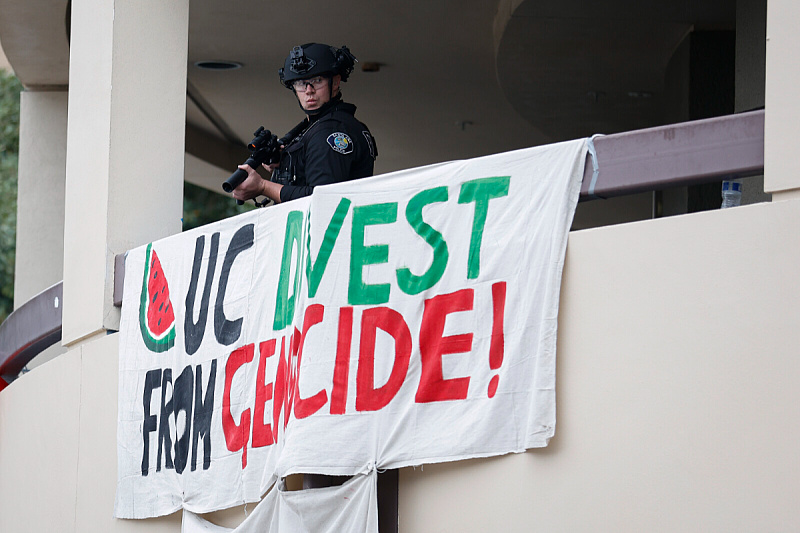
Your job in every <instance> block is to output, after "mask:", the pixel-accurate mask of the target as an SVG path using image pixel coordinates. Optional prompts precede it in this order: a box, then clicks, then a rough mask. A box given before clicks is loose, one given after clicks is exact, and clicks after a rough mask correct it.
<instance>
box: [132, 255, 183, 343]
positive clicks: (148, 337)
mask: <svg viewBox="0 0 800 533" xmlns="http://www.w3.org/2000/svg"><path fill="white" fill-rule="evenodd" d="M139 329H141V330H142V339H144V344H145V346H147V348H148V349H149V350H150V351H153V352H166V351H167V350H169V349H170V348H172V347H173V346H174V345H175V313H174V312H173V308H172V302H171V301H170V299H169V285H168V284H167V278H166V276H164V269H163V268H161V261H159V260H158V255H156V251H155V250H153V243H150V244H148V245H147V252H146V254H145V264H144V277H143V278H142V296H141V299H140V301H139Z"/></svg>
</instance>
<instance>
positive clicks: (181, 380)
mask: <svg viewBox="0 0 800 533" xmlns="http://www.w3.org/2000/svg"><path fill="white" fill-rule="evenodd" d="M193 393H194V375H193V374H192V367H191V366H187V367H186V368H184V369H183V372H181V375H180V376H178V378H177V379H176V380H175V388H174V390H173V392H172V401H173V404H174V406H175V472H177V473H178V474H182V473H183V470H184V469H185V468H186V463H187V462H188V460H189V437H191V434H192V430H191V428H190V427H189V426H190V425H191V423H192V398H193V397H194V394H193ZM181 412H183V414H184V424H183V434H179V433H178V431H179V428H178V419H179V418H180V413H181Z"/></svg>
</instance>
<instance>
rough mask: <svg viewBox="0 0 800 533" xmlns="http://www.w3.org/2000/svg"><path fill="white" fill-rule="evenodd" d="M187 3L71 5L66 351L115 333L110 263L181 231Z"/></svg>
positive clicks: (142, 0)
mask: <svg viewBox="0 0 800 533" xmlns="http://www.w3.org/2000/svg"><path fill="white" fill-rule="evenodd" d="M188 19H189V1H188V0H171V1H169V2H164V1H162V0H137V1H136V2H129V1H121V0H113V1H109V0H75V1H74V2H73V3H72V35H71V46H70V76H69V83H70V98H69V125H68V138H67V139H68V142H67V184H66V192H65V201H66V209H65V225H64V319H63V340H62V342H63V344H64V345H67V346H69V345H73V344H75V343H77V342H79V341H81V340H82V339H86V338H88V337H90V336H93V335H96V334H101V333H104V332H105V331H107V330H116V329H118V328H119V310H118V309H117V308H115V307H114V306H113V302H112V290H113V262H114V256H115V255H116V254H119V253H123V252H125V251H126V250H129V249H131V248H134V247H136V246H139V245H142V244H146V243H147V242H150V241H153V240H156V239H160V238H163V237H166V236H168V235H171V234H174V233H177V232H179V231H181V213H182V197H183V161H184V127H185V113H186V61H187V46H188Z"/></svg>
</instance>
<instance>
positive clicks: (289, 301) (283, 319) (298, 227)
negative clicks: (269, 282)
mask: <svg viewBox="0 0 800 533" xmlns="http://www.w3.org/2000/svg"><path fill="white" fill-rule="evenodd" d="M303 218H304V217H303V212H302V211H292V212H290V213H289V216H288V217H287V219H286V235H285V236H284V238H283V257H282V258H281V275H280V279H279V280H278V294H277V295H276V297H275V319H274V320H273V322H272V328H273V329H274V330H275V331H280V330H282V329H283V328H285V327H286V326H288V325H289V324H291V322H292V318H293V317H294V303H295V296H296V295H297V294H299V293H300V280H301V279H302V278H303V276H301V275H300V259H301V257H302V255H303V254H302V249H301V243H300V237H301V236H302V233H303ZM295 249H297V255H296V257H295V261H294V272H295V277H294V290H293V291H292V296H291V297H290V296H289V286H290V274H291V268H292V265H291V264H290V263H291V261H292V251H293V250H295Z"/></svg>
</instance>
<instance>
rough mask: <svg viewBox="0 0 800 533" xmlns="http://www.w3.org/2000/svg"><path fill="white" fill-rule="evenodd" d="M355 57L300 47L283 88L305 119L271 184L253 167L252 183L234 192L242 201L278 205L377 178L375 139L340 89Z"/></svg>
mask: <svg viewBox="0 0 800 533" xmlns="http://www.w3.org/2000/svg"><path fill="white" fill-rule="evenodd" d="M355 61H356V58H355V57H354V56H353V55H352V54H351V53H350V51H349V50H348V49H347V47H346V46H343V47H342V48H338V49H337V48H334V47H332V46H328V45H324V44H317V43H308V44H304V45H302V46H295V47H294V48H293V49H292V51H291V53H290V54H289V56H288V57H287V58H286V61H285V62H284V66H283V68H282V69H280V70H279V71H278V72H279V75H280V80H281V83H283V85H284V86H286V88H287V89H289V90H291V91H292V92H293V93H294V95H295V97H296V98H297V101H298V103H299V104H300V107H301V108H302V109H303V111H304V112H305V113H306V115H307V116H306V118H305V119H304V120H303V121H302V122H301V123H300V124H298V125H297V126H296V127H295V128H294V129H293V130H292V132H295V135H294V137H293V138H292V139H291V140H290V141H288V143H287V144H286V145H285V146H284V147H283V149H282V150H281V158H280V163H278V164H275V165H264V166H265V168H267V169H269V170H271V171H273V172H272V180H271V181H267V180H264V179H262V178H261V176H260V175H259V174H258V173H257V172H256V171H255V170H253V169H252V168H250V166H249V165H240V166H239V168H240V169H242V170H245V171H246V172H247V174H248V176H247V178H246V179H245V180H244V181H243V182H242V183H241V184H240V185H239V186H238V187H237V188H236V189H234V191H233V197H234V198H236V199H237V200H249V199H251V198H255V197H257V196H266V197H267V198H270V199H271V200H273V201H274V202H276V203H279V202H286V201H289V200H294V199H295V198H300V197H303V196H308V195H310V194H311V192H312V191H313V190H314V187H316V186H317V185H326V184H329V183H338V182H341V181H347V180H352V179H357V178H364V177H367V176H371V175H372V171H373V166H374V163H375V158H376V157H377V156H378V150H377V147H376V145H375V140H374V139H373V137H372V134H371V133H370V131H369V128H367V127H366V126H365V125H364V124H363V123H361V122H359V121H358V120H357V119H356V118H355V112H356V106H354V105H353V104H348V103H345V102H344V101H342V95H341V92H340V90H339V87H340V85H341V84H342V82H345V81H347V78H348V77H349V76H350V73H351V72H352V71H353V66H354V64H355Z"/></svg>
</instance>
